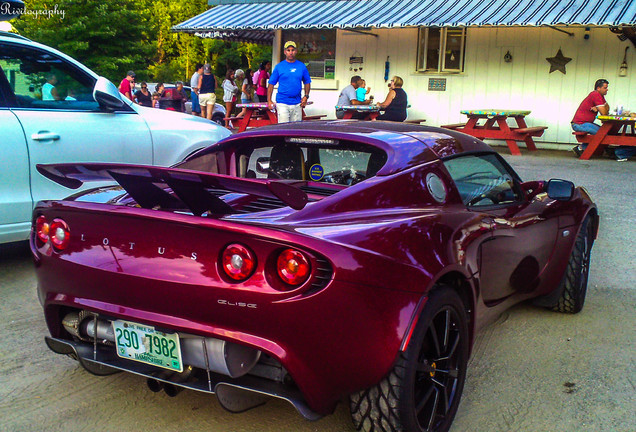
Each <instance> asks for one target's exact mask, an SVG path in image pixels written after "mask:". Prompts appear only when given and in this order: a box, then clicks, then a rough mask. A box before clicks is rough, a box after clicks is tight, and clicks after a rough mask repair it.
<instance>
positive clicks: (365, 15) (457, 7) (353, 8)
mask: <svg viewBox="0 0 636 432" xmlns="http://www.w3.org/2000/svg"><path fill="white" fill-rule="evenodd" d="M514 25H519V26H542V25H552V26H554V25H589V26H620V25H636V1H634V0H323V1H294V2H288V1H281V0H278V1H276V0H274V1H269V2H264V3H254V2H249V3H244V4H241V3H238V4H222V5H219V6H215V7H213V8H211V9H209V10H208V11H206V12H204V13H202V14H200V15H198V16H196V17H194V18H191V19H189V20H187V21H185V22H183V23H181V24H179V25H176V26H174V27H173V28H172V29H173V31H181V32H189V33H195V32H202V31H230V30H232V31H237V30H266V31H272V30H276V29H307V28H342V29H368V28H391V27H416V26H439V27H446V26H514ZM236 34H238V33H236Z"/></svg>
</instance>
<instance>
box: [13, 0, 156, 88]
mask: <svg viewBox="0 0 636 432" xmlns="http://www.w3.org/2000/svg"><path fill="white" fill-rule="evenodd" d="M25 3H26V8H27V9H29V10H47V9H51V8H50V7H49V5H50V3H49V2H48V1H46V0H27V1H26V2H25ZM152 6H153V2H152V1H150V0H119V1H116V2H114V1H103V0H85V1H82V2H78V1H75V0H57V2H56V9H57V10H58V11H61V12H63V15H62V13H58V14H51V15H50V16H46V15H32V14H25V15H23V16H22V17H20V18H18V19H15V20H13V22H12V24H13V26H14V27H15V28H16V30H18V32H19V33H20V34H22V35H24V36H26V37H29V38H31V39H33V40H35V41H37V42H41V43H44V44H46V45H49V46H52V47H54V48H57V49H59V50H60V51H62V52H64V53H65V54H68V55H70V56H71V57H74V58H76V59H77V60H79V61H80V62H82V63H84V64H86V65H87V66H88V67H90V68H91V69H93V70H94V71H95V72H97V73H98V74H100V75H104V76H106V77H107V78H109V79H110V80H111V81H114V82H119V80H120V79H121V78H123V77H124V76H125V75H126V71H128V70H135V71H139V72H137V73H138V74H139V75H141V76H140V78H142V79H143V78H144V75H147V74H146V73H145V71H146V69H147V67H148V65H149V64H151V63H152V62H153V57H154V49H153V44H152V43H151V42H150V41H151V40H154V39H155V34H154V32H153V25H152V23H151V18H152V14H151V13H150V11H151V9H152Z"/></svg>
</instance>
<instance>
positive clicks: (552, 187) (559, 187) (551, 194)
mask: <svg viewBox="0 0 636 432" xmlns="http://www.w3.org/2000/svg"><path fill="white" fill-rule="evenodd" d="M546 192H547V193H548V198H551V199H553V200H557V201H569V200H571V199H572V195H574V183H572V182H571V181H568V180H559V179H552V180H550V181H548V186H547V187H546Z"/></svg>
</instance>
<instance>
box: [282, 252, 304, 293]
mask: <svg viewBox="0 0 636 432" xmlns="http://www.w3.org/2000/svg"><path fill="white" fill-rule="evenodd" d="M276 270H277V271H278V276H280V278H281V279H282V280H283V282H285V283H286V284H289V285H300V284H302V283H303V282H305V281H306V280H307V278H308V277H309V273H311V264H309V260H308V259H307V258H306V257H305V255H304V254H303V253H302V252H299V251H297V250H294V249H285V250H284V251H282V252H281V254H280V255H279V256H278V261H277V262H276Z"/></svg>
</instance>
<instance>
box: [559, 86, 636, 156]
mask: <svg viewBox="0 0 636 432" xmlns="http://www.w3.org/2000/svg"><path fill="white" fill-rule="evenodd" d="M608 86H609V81H608V80H606V79H599V80H596V82H595V83H594V91H592V92H591V93H590V94H589V95H587V97H586V98H585V99H583V102H581V104H580V105H579V107H578V108H577V110H576V112H575V113H574V118H572V123H571V124H572V130H573V131H574V132H586V133H588V134H590V135H595V134H596V133H597V132H598V130H599V129H600V128H601V126H599V125H598V124H596V123H594V120H595V119H596V115H597V114H601V115H608V114H609V104H608V103H607V101H606V100H605V95H606V94H607V92H608V91H609V90H608ZM586 148H587V143H583V144H579V145H577V146H574V147H573V148H572V151H573V152H574V154H576V156H577V157H580V156H581V155H582V154H583V151H585V149H586ZM635 154H636V147H630V146H618V147H616V149H615V150H614V156H615V157H616V160H617V161H619V162H625V161H626V160H627V159H629V158H630V157H631V156H634V155H635Z"/></svg>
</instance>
